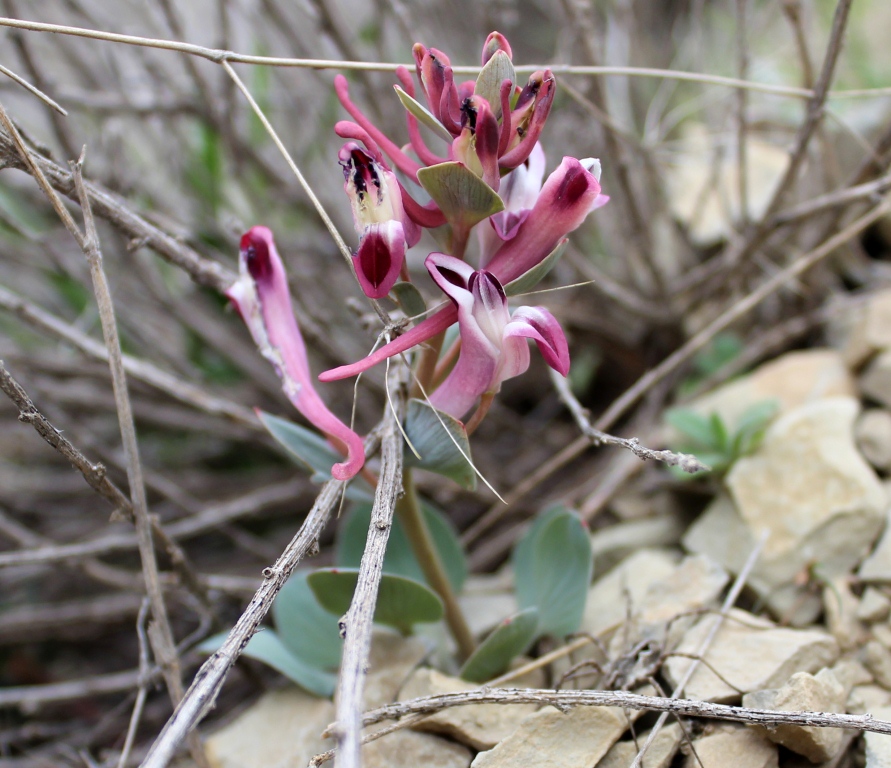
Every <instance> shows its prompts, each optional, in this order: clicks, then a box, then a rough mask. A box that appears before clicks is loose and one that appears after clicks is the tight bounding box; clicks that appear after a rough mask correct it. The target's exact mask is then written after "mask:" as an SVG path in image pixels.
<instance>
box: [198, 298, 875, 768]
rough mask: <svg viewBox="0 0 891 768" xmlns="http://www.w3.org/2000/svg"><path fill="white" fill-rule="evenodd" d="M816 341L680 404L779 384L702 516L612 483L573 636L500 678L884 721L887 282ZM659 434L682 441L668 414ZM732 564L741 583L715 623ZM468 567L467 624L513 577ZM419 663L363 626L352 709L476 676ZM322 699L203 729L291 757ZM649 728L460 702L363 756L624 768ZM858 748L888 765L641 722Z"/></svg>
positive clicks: (229, 748)
mask: <svg viewBox="0 0 891 768" xmlns="http://www.w3.org/2000/svg"><path fill="white" fill-rule="evenodd" d="M830 336H831V337H833V338H834V339H835V346H833V347H826V348H820V349H808V350H801V351H793V352H789V353H787V354H784V355H782V356H780V357H778V358H776V359H774V360H771V361H770V362H768V363H765V364H763V365H761V366H760V367H758V368H757V369H755V370H754V371H752V372H751V373H749V374H747V375H745V376H743V377H741V378H739V379H736V380H734V381H732V382H731V383H728V384H726V385H724V386H722V387H720V388H719V389H717V390H715V391H713V392H711V393H709V394H707V395H704V396H702V397H700V398H698V399H697V400H695V401H694V402H693V403H692V404H691V408H693V409H694V410H696V411H698V412H701V413H704V414H711V413H717V414H719V415H720V416H721V417H722V419H723V420H724V421H725V423H727V424H734V423H735V422H736V421H737V420H738V419H739V417H740V416H741V414H743V413H744V412H745V411H746V409H747V408H749V407H751V406H752V405H753V404H756V403H758V402H761V401H765V400H772V401H775V402H776V404H777V411H776V415H775V418H774V420H773V422H772V423H771V424H770V426H769V427H768V428H767V430H766V432H765V434H764V438H763V441H762V442H761V444H760V446H759V447H758V448H757V449H756V450H755V451H754V452H753V453H751V454H750V455H748V456H745V457H743V458H740V459H739V460H738V461H736V462H735V463H734V464H733V465H732V467H731V468H730V470H729V471H728V472H727V474H726V476H725V477H724V478H723V479H722V480H721V481H720V482H715V483H714V484H713V486H711V488H712V490H713V491H714V496H713V497H712V498H711V500H710V501H709V502H708V504H707V505H706V506H705V508H704V509H703V511H702V512H701V513H699V514H696V515H691V514H690V512H689V510H688V509H686V508H685V504H684V498H685V496H684V495H683V494H679V492H678V490H677V488H676V487H674V488H664V487H663V488H660V489H658V490H656V491H655V492H653V493H651V494H650V495H646V494H643V493H639V492H638V493H636V495H635V491H634V490H633V489H632V491H630V492H629V498H626V499H624V500H623V499H621V498H620V499H618V500H617V501H616V502H615V503H614V504H613V507H612V511H613V512H614V513H615V514H616V522H615V523H613V524H611V525H608V526H606V527H603V528H601V529H599V530H597V531H596V532H595V533H593V534H592V536H591V542H592V547H593V549H594V551H595V553H596V562H597V565H596V571H597V575H596V577H595V580H594V582H593V584H592V586H591V588H590V592H589V595H588V601H587V606H586V610H585V617H584V622H583V626H582V631H581V632H580V637H581V638H582V641H581V644H580V643H579V641H575V642H573V643H571V644H570V646H567V647H565V648H568V649H569V650H571V651H572V652H571V653H565V654H563V655H562V656H561V654H560V653H559V649H558V653H557V654H556V655H557V658H556V660H553V661H552V662H551V663H549V664H547V665H540V664H538V663H536V662H528V661H527V663H526V664H525V667H524V668H521V669H519V670H518V671H517V675H518V676H519V677H518V678H512V679H510V680H509V681H503V682H502V683H501V684H503V685H510V686H512V687H516V686H523V685H525V686H530V687H551V686H554V685H557V684H559V685H561V686H562V687H570V688H586V687H590V688H595V687H603V686H604V685H606V686H608V687H613V688H617V689H624V690H633V691H638V692H649V693H652V692H655V691H656V690H659V691H662V692H665V691H673V690H675V689H676V688H677V686H678V684H679V683H681V682H682V681H686V683H685V685H683V695H684V696H685V697H687V698H691V699H697V700H700V701H705V702H717V703H724V704H736V705H740V704H741V705H742V706H744V707H750V708H757V709H770V710H778V711H821V712H835V713H852V714H862V713H865V712H869V713H871V714H872V715H873V716H874V717H877V718H883V719H888V718H891V622H889V619H891V526H889V525H888V516H889V510H891V506H889V489H891V484H889V482H888V481H887V480H885V479H883V478H885V477H886V476H887V474H888V472H889V470H891V411H889V410H888V409H889V408H891V291H884V292H879V293H876V294H874V295H873V296H871V297H870V298H869V300H868V301H867V302H865V303H863V304H862V305H860V306H859V307H858V308H857V309H856V310H854V311H851V312H849V313H845V314H843V315H841V316H840V317H839V318H838V320H837V321H836V322H835V323H834V325H833V327H832V329H831V332H830ZM665 439H666V440H667V442H668V444H672V441H677V440H682V439H683V438H682V436H680V435H678V434H677V433H675V432H671V431H669V432H668V433H667V434H666V436H665ZM686 498H687V499H689V496H686ZM688 506H689V505H688ZM623 518H624V519H623ZM753 553H754V554H756V555H757V559H755V560H754V564H752V562H750V561H751V559H752V555H753ZM734 579H739V580H740V581H741V582H742V583H744V589H743V591H742V595H741V597H740V598H739V600H738V601H737V603H736V606H735V607H733V608H732V609H731V610H729V611H728V612H727V613H726V615H725V616H724V617H723V619H722V618H720V617H719V616H718V615H717V614H718V613H719V609H720V607H721V605H722V602H723V601H724V600H725V599H726V595H727V593H728V589H729V587H730V585H731V583H732V582H733V581H734ZM476 581H477V583H476V585H475V587H474V586H472V587H471V589H470V590H469V591H470V592H471V595H470V596H469V597H468V598H467V607H468V608H469V609H470V611H471V615H473V616H475V617H477V626H476V629H478V630H482V629H485V628H486V627H485V626H484V625H485V620H484V619H483V620H482V621H480V617H484V616H493V615H503V613H504V611H505V607H506V606H505V601H507V602H508V603H509V601H510V599H511V597H510V592H509V581H510V574H509V571H505V572H503V573H502V575H501V577H495V578H492V577H486V578H483V577H478V578H477V580H476ZM474 590H475V591H476V593H477V594H473V592H474ZM716 623H720V628H719V629H718V631H717V634H715V635H714V637H713V639H712V640H711V642H710V644H709V645H708V648H707V650H706V651H705V652H704V653H702V648H703V642H704V641H705V640H706V637H707V635H709V633H710V632H711V630H712V629H713V628H714V627H715V625H716ZM572 649H574V650H572ZM551 650H554V649H551ZM424 658H425V648H424V644H423V642H421V641H419V640H417V639H403V638H399V637H396V636H393V635H388V634H385V633H379V634H378V635H377V636H376V639H375V654H374V657H373V661H372V665H371V669H370V678H369V688H370V690H369V693H368V696H367V699H366V705H367V707H368V708H369V709H373V708H375V707H377V706H381V705H383V704H385V703H388V702H390V701H394V700H405V699H411V698H414V697H418V696H425V695H430V694H440V693H448V692H455V691H462V690H466V689H468V688H470V687H472V686H470V685H469V684H468V683H466V682H464V681H461V680H459V679H457V678H453V677H448V676H446V675H444V674H442V673H440V672H437V671H436V670H434V669H431V668H430V667H427V666H425V664H424ZM696 660H699V662H698V663H697V661H696ZM694 664H696V667H695V670H694V671H693V672H692V675H691V676H688V675H687V672H688V670H689V669H690V667H691V665H694ZM520 666H522V665H520ZM333 712H334V709H333V705H332V704H331V702H329V701H319V700H317V699H313V698H312V697H310V696H309V695H307V694H304V693H302V692H300V691H298V690H297V689H288V688H286V689H282V690H277V691H274V692H272V693H269V694H266V695H265V696H264V697H263V698H261V699H260V701H258V702H257V703H256V704H253V705H252V706H250V707H249V708H248V709H247V710H246V711H244V712H243V713H242V714H241V715H239V716H238V717H237V718H236V719H235V720H234V721H233V722H232V723H230V724H228V725H227V726H225V727H224V728H221V729H220V730H218V731H217V732H215V733H213V734H210V735H209V736H208V738H207V746H208V750H209V753H210V755H211V756H212V762H213V764H214V765H215V766H218V767H219V768H237V767H239V766H265V765H281V766H284V765H294V766H297V765H304V764H305V762H306V761H308V760H309V759H310V758H312V757H313V756H314V755H315V754H317V753H319V752H322V751H324V750H326V749H328V748H330V746H331V740H324V739H322V738H321V736H320V734H321V732H322V730H323V729H324V727H325V726H327V725H328V724H329V723H330V722H331V721H332V719H333ZM653 725H654V716H653V715H650V714H647V713H644V712H632V711H630V710H624V711H623V710H620V709H616V708H597V707H590V708H585V707H580V708H576V709H572V710H571V711H569V712H568V713H566V714H564V713H560V712H559V711H558V710H556V709H554V708H553V707H545V708H543V709H539V708H537V707H536V706H535V705H529V704H524V705H513V706H504V705H496V704H486V705H479V706H464V707H457V708H454V709H449V710H444V711H442V712H439V713H437V714H434V715H432V716H430V717H427V718H426V719H424V720H422V721H421V722H420V723H419V724H417V725H416V726H415V727H414V728H412V729H410V730H400V731H397V732H395V733H393V734H390V735H387V736H385V737H383V738H381V739H380V740H378V741H375V742H373V743H372V744H370V745H368V746H367V747H366V754H365V759H366V761H367V762H366V764H367V765H369V766H397V765H398V766H403V765H404V766H417V765H425V766H442V767H449V768H451V767H453V766H454V767H455V768H458V767H459V766H468V765H472V766H474V768H477V767H479V768H481V767H483V766H486V767H487V768H492V767H497V768H502V767H503V768H507V766H519V765H522V766H527V767H530V768H531V767H534V768H539V767H540V768H546V767H548V766H555V767H556V766H561V768H593V767H594V766H597V768H620V766H630V765H631V764H632V761H633V760H634V758H635V756H636V755H637V754H638V752H639V749H640V746H641V745H642V744H643V743H644V742H645V741H646V740H647V737H648V735H649V733H650V729H651V728H653ZM285 734H286V736H284V735H285ZM864 756H865V757H864ZM864 759H865V764H866V766H867V768H884V767H885V766H888V765H891V738H889V737H887V736H882V735H878V734H874V733H868V734H866V735H865V736H863V735H860V734H858V733H856V732H854V731H844V730H841V729H831V728H830V729H827V728H817V727H810V726H790V725H784V726H779V727H776V728H773V729H767V728H763V727H757V726H756V727H750V726H745V725H739V724H731V723H722V722H718V721H714V720H704V719H693V720H691V719H685V720H683V721H677V722H675V721H674V720H669V721H668V724H666V725H665V726H664V727H662V728H661V729H660V730H659V731H658V735H657V736H656V738H655V739H654V741H653V743H652V745H651V747H650V748H649V750H648V751H647V753H646V756H645V759H644V761H643V765H645V766H647V767H648V768H665V767H666V766H669V765H675V766H680V765H683V766H685V768H686V767H687V766H689V767H691V768H692V766H695V765H701V766H704V768H712V766H714V767H715V768H718V767H720V768H769V767H770V766H789V767H790V768H791V767H792V766H805V765H821V766H840V765H861V764H863V761H864Z"/></svg>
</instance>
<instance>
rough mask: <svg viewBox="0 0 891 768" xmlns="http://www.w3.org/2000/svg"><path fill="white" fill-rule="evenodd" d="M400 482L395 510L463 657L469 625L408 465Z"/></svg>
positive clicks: (469, 648)
mask: <svg viewBox="0 0 891 768" xmlns="http://www.w3.org/2000/svg"><path fill="white" fill-rule="evenodd" d="M402 486H403V488H404V490H405V493H404V494H403V495H402V498H400V499H399V501H397V502H396V512H397V514H398V515H399V519H400V520H401V521H402V525H403V527H404V528H405V533H406V535H407V536H408V540H409V542H411V548H412V551H413V552H414V554H415V557H416V558H417V560H418V563H419V564H420V566H421V570H422V571H423V572H424V576H425V578H426V579H427V583H428V584H430V586H431V587H432V588H433V591H434V592H436V594H438V595H439V596H440V598H441V599H442V602H443V606H444V607H445V620H446V624H448V627H449V631H450V632H451V633H452V637H454V638H455V642H456V643H457V644H458V655H459V656H460V657H461V660H462V661H464V660H465V659H467V658H469V657H470V656H471V654H472V653H473V652H474V650H476V643H474V641H473V635H472V634H471V632H470V627H468V626H467V620H466V619H465V618H464V612H463V611H462V610H461V606H460V605H459V604H458V598H457V597H456V596H455V593H454V591H453V590H452V585H451V583H449V578H448V576H447V575H446V572H445V568H444V567H443V564H442V560H441V559H440V557H439V552H437V551H436V546H435V544H434V543H433V537H432V536H431V535H430V529H429V528H428V527H427V521H426V520H425V519H424V513H423V511H422V510H421V505H420V503H419V502H418V494H417V492H416V491H415V484H414V480H413V478H412V476H411V470H410V469H405V470H404V471H403V476H402Z"/></svg>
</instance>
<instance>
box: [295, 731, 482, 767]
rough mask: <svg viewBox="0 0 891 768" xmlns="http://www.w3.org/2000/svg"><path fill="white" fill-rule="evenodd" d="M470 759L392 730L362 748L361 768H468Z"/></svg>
mask: <svg viewBox="0 0 891 768" xmlns="http://www.w3.org/2000/svg"><path fill="white" fill-rule="evenodd" d="M470 759H471V752H470V750H469V749H468V748H467V747H463V746H461V745H460V744H455V743H453V742H450V741H446V740H445V739H441V738H439V737H438V736H431V735H430V734H429V733H417V732H416V731H409V730H403V731H396V732H395V733H391V734H388V735H387V736H384V737H383V738H380V739H378V740H377V741H372V742H370V743H369V744H366V745H365V746H363V747H362V765H363V766H364V768H421V766H423V768H468V766H469V765H470ZM294 768H303V766H297V765H295V766H294Z"/></svg>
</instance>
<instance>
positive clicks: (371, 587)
mask: <svg viewBox="0 0 891 768" xmlns="http://www.w3.org/2000/svg"><path fill="white" fill-rule="evenodd" d="M399 370H400V371H403V370H404V369H403V368H402V366H400V367H399ZM396 378H397V382H398V383H397V385H396V392H394V393H393V396H392V398H391V402H392V403H393V407H392V408H391V409H388V411H387V414H386V417H385V418H384V422H383V424H384V425H383V433H382V436H381V472H380V479H379V480H378V484H377V488H376V490H375V495H374V507H373V509H372V511H371V522H370V523H369V525H368V536H367V538H366V540H365V551H364V552H363V553H362V561H361V562H360V564H359V575H358V577H357V581H356V591H355V592H354V593H353V600H352V602H351V603H350V608H349V610H348V611H347V612H346V615H345V616H344V617H343V618H342V619H341V621H340V631H341V635H342V636H343V638H344V643H343V661H342V663H341V665H340V677H339V679H338V683H337V692H336V694H335V701H336V703H337V720H338V728H337V730H336V732H335V735H336V736H337V744H338V761H337V763H338V765H339V766H340V768H361V766H362V749H361V748H362V710H363V709H364V694H365V676H366V674H367V672H368V656H369V654H370V652H371V631H372V622H373V619H374V609H375V606H376V605H377V592H378V587H379V586H380V581H381V576H382V575H383V569H384V554H385V553H386V549H387V540H388V539H389V538H390V528H391V526H392V524H393V514H394V513H395V510H396V501H397V499H398V497H399V496H400V495H401V493H402V448H403V445H404V443H403V439H402V431H401V429H400V424H401V423H402V419H403V417H404V415H405V413H404V412H405V386H404V380H403V377H402V376H397V377H396Z"/></svg>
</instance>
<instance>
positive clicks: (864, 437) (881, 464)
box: [854, 408, 891, 473]
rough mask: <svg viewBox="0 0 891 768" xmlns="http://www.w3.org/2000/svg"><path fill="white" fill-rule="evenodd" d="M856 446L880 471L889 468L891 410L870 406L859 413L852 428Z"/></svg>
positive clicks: (885, 470) (890, 459) (890, 463)
mask: <svg viewBox="0 0 891 768" xmlns="http://www.w3.org/2000/svg"><path fill="white" fill-rule="evenodd" d="M854 436H855V438H856V439H857V447H858V448H859V449H860V452H861V453H862V454H863V455H864V457H865V458H866V460H867V461H868V462H869V463H870V464H872V465H873V466H874V467H875V468H876V469H877V470H879V471H880V472H886V473H887V472H888V471H889V470H891V412H888V411H886V410H884V409H882V408H870V409H868V410H866V411H864V412H863V414H861V416H860V418H859V419H858V420H857V426H856V427H855V428H854Z"/></svg>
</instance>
